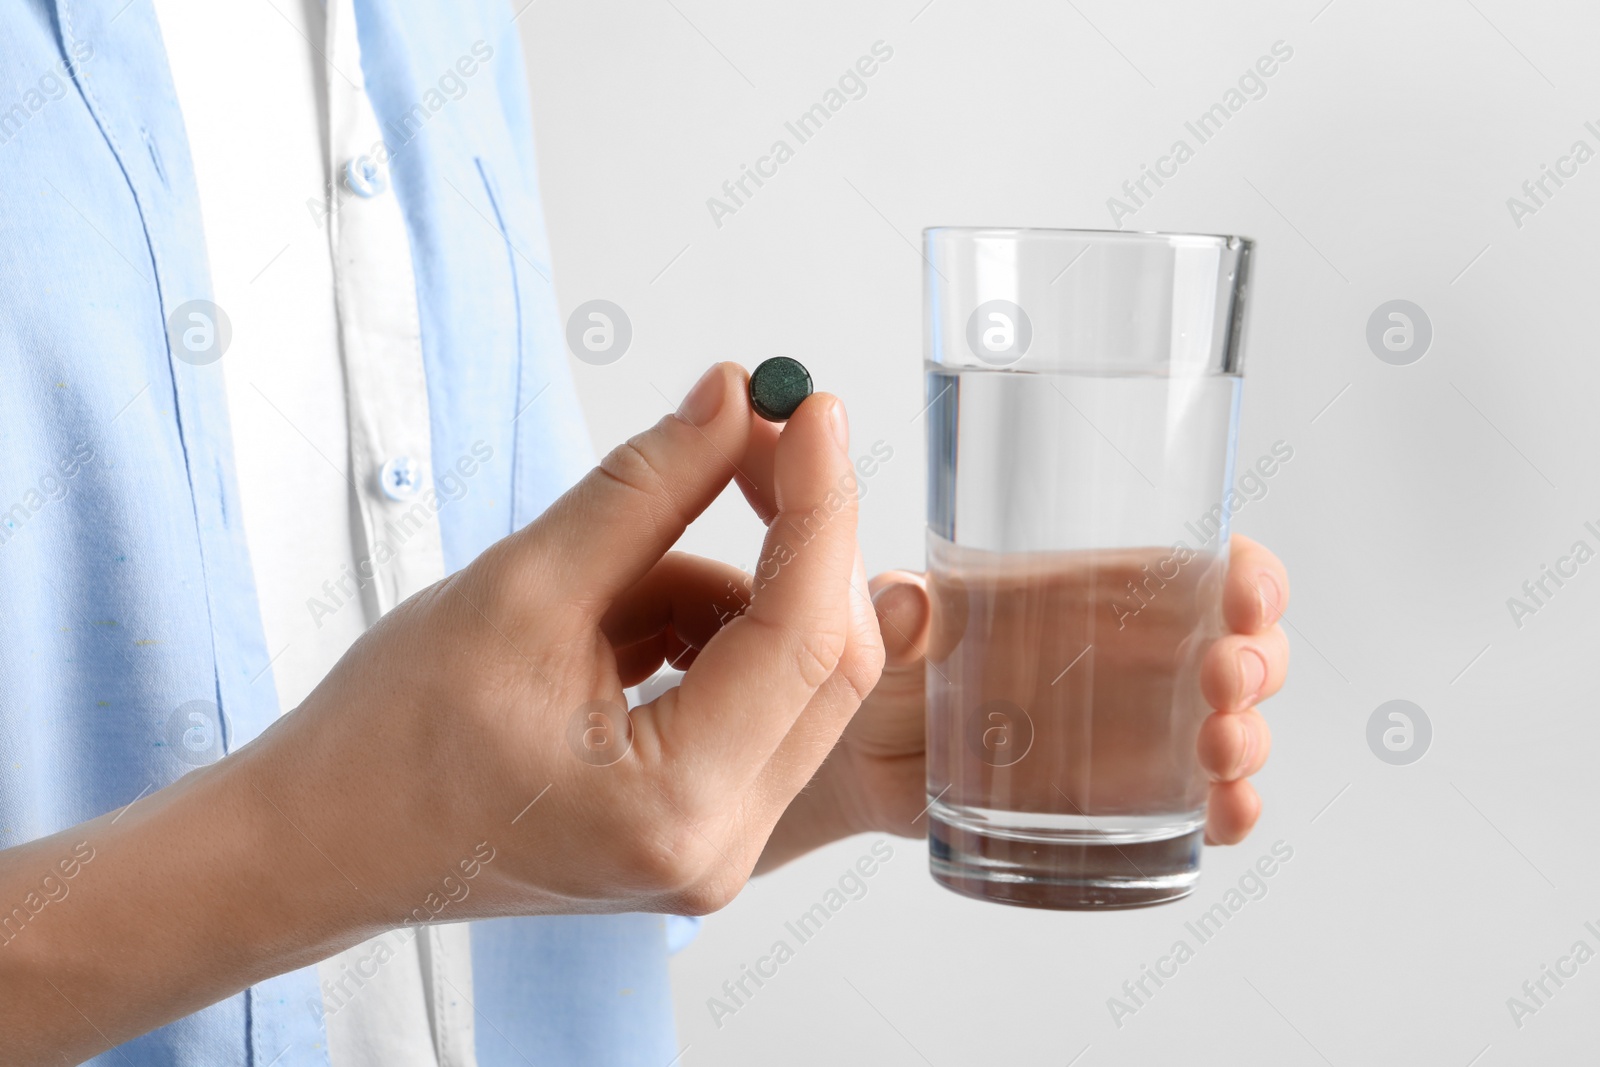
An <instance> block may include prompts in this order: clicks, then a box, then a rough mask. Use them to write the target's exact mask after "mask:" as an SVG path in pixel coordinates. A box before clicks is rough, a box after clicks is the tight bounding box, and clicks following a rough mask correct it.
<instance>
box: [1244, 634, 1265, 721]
mask: <svg viewBox="0 0 1600 1067" xmlns="http://www.w3.org/2000/svg"><path fill="white" fill-rule="evenodd" d="M1239 678H1240V680H1241V681H1242V683H1243V689H1244V699H1243V700H1241V701H1240V702H1239V706H1240V707H1245V708H1248V707H1249V706H1250V705H1251V704H1253V703H1255V700H1256V697H1258V696H1260V695H1261V687H1262V686H1263V685H1265V684H1266V682H1267V658H1266V657H1265V656H1263V655H1262V654H1261V653H1260V652H1257V651H1256V650H1255V649H1253V648H1242V649H1240V650H1239Z"/></svg>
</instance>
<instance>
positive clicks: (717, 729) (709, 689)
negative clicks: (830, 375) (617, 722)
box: [635, 393, 856, 782]
mask: <svg viewBox="0 0 1600 1067" xmlns="http://www.w3.org/2000/svg"><path fill="white" fill-rule="evenodd" d="M844 419H845V416H844V406H843V405H842V404H840V402H839V401H838V400H837V399H836V398H834V397H831V396H828V395H827V394H825V393H817V394H814V395H813V396H811V397H809V398H807V399H806V400H805V402H804V403H802V404H801V405H800V409H799V410H798V411H797V412H795V415H794V417H792V418H791V419H790V420H789V423H788V425H787V426H786V427H785V429H784V431H783V433H782V435H781V437H780V439H779V441H778V445H777V449H776V453H775V455H774V464H773V467H774V479H773V481H774V486H775V488H776V498H775V500H776V505H777V513H776V514H775V515H774V517H773V519H772V522H771V523H770V525H769V526H768V529H767V534H766V538H765V541H764V543H763V546H762V552H761V558H760V561H759V562H758V564H757V566H756V573H755V579H754V583H753V586H754V591H753V596H752V599H751V602H750V607H749V609H748V610H747V611H746V612H745V613H744V614H743V615H741V616H739V617H738V618H736V619H734V620H733V621H731V622H730V623H729V624H728V625H727V626H725V627H724V628H723V629H722V630H721V631H719V632H718V633H717V635H716V636H715V637H713V638H712V639H711V640H710V641H709V642H708V643H707V644H706V646H705V648H704V649H702V650H701V652H700V654H699V656H698V657H697V658H696V660H695V662H694V665H693V666H692V667H691V668H690V669H689V672H688V674H687V675H685V676H684V679H683V682H682V683H681V684H680V685H679V686H678V690H677V696H676V700H677V703H678V705H679V706H680V707H682V706H683V705H684V704H685V702H687V709H690V710H687V711H685V713H681V714H675V715H670V716H667V717H664V718H663V721H662V722H661V724H660V725H661V729H662V732H663V734H664V735H665V736H664V737H663V742H662V743H663V748H664V749H665V750H667V753H666V754H667V756H668V758H669V759H671V758H672V757H673V756H674V755H683V754H686V753H689V752H692V753H694V758H695V760H696V762H697V764H699V765H701V766H707V767H721V768H724V769H726V770H727V772H728V773H730V774H731V775H733V776H734V777H735V778H736V779H737V780H738V781H741V782H748V781H752V780H754V778H755V777H756V775H757V774H758V773H759V772H760V770H761V768H762V767H763V766H764V765H765V764H766V762H767V760H768V758H769V757H770V756H771V754H772V753H773V752H775V751H776V750H777V748H778V746H779V745H780V743H781V742H782V741H783V739H784V738H785V737H786V736H787V735H788V733H789V731H790V728H791V727H792V726H793V725H794V722H795V720H796V719H797V718H798V717H799V715H800V713H801V712H802V711H803V710H804V709H805V708H806V705H807V703H808V702H810V700H811V698H812V697H813V696H814V695H815V694H816V692H817V690H818V689H819V688H820V687H821V686H822V685H823V684H824V683H825V682H826V681H827V680H828V679H829V678H830V677H831V676H832V675H833V673H834V671H835V669H836V668H837V667H838V665H839V662H840V659H841V657H842V656H843V654H844V651H845V646H846V642H847V639H848V635H849V627H850V610H851V607H850V595H849V594H850V577H851V572H852V568H853V567H854V564H855V557H856V540H855V534H856V496H855V493H854V492H848V491H846V487H849V486H851V483H850V482H849V478H848V475H849V472H850V469H851V468H850V460H849V457H848V455H847V453H846V444H847V441H848V430H847V429H846V428H845V421H844ZM650 708H651V705H646V706H645V708H643V709H636V711H635V714H636V715H637V714H639V712H640V711H644V712H645V713H646V714H648V713H649V709H650ZM854 710H855V709H854V708H853V707H848V706H844V705H841V706H840V707H839V708H838V709H837V711H836V712H833V713H832V717H833V719H835V720H837V721H836V722H835V721H830V722H829V723H827V724H824V725H825V726H826V728H827V729H828V730H831V731H832V733H831V735H830V736H836V735H837V733H838V731H839V730H842V729H843V728H844V724H845V723H846V722H848V721H849V717H850V715H851V714H852V713H853V712H854ZM826 752H827V748H826V747H823V748H821V749H819V750H818V751H817V753H816V755H817V761H818V762H819V763H820V762H821V759H822V757H823V756H824V755H826Z"/></svg>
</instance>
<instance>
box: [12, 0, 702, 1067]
mask: <svg viewBox="0 0 1600 1067" xmlns="http://www.w3.org/2000/svg"><path fill="white" fill-rule="evenodd" d="M356 11H357V22H358V24H359V34H360V42H361V53H362V63H363V68H364V73H365V75H366V82H367V91H368V93H369V95H370V97H371V99H372V103H373V107H374V109H375V110H376V112H377V116H378V120H379V124H380V126H382V127H383V128H384V130H385V132H386V136H388V137H390V138H394V140H393V141H392V143H391V144H390V148H391V152H392V154H393V158H392V160H391V164H390V167H391V179H392V189H391V190H390V194H389V195H394V196H396V197H398V198H399V202H400V204H401V206H402V209H403V211H404V214H405V220H406V226H407V230H408V235H409V238H410V244H411V253H412V258H413V261H414V265H415V271H416V284H417V302H418V306H419V311H420V315H421V327H422V346H423V356H424V362H425V366H426V370H427V379H428V403H429V408H430V411H431V420H432V437H433V455H434V458H435V460H436V466H439V469H443V466H442V465H447V464H449V463H451V462H453V461H454V459H455V457H457V456H461V455H465V454H468V453H470V452H471V451H472V446H473V443H474V442H476V441H480V440H481V441H485V442H487V443H488V444H490V445H491V446H492V447H493V450H494V457H495V458H494V460H493V461H492V462H490V463H487V464H485V465H484V467H483V469H482V470H481V472H479V473H478V474H477V475H476V476H475V477H474V485H473V491H472V492H471V493H468V494H466V495H464V496H463V497H461V498H460V499H459V500H456V501H452V503H451V504H450V506H449V507H445V508H442V509H441V510H440V511H439V522H440V525H441V527H442V536H443V544H444V558H445V565H446V567H447V569H448V570H451V571H454V570H456V569H458V568H460V567H462V566H464V565H465V564H466V563H467V562H469V561H470V560H471V559H472V558H473V557H474V556H475V555H477V554H478V553H479V552H480V551H482V550H483V549H484V548H485V547H487V546H488V545H489V544H490V543H492V542H493V541H495V540H497V539H499V538H501V537H504V536H505V535H506V534H508V533H510V532H511V531H512V530H514V529H516V528H518V527H520V526H522V525H524V524H525V523H527V522H528V521H530V520H531V519H533V518H535V517H536V516H537V515H538V514H539V513H540V512H541V511H543V509H544V508H545V507H546V506H547V505H548V504H549V503H550V501H551V500H553V499H554V498H555V497H556V496H557V495H558V494H559V493H560V492H561V491H562V490H564V489H565V488H566V487H567V486H568V485H570V484H571V483H572V482H573V481H574V480H575V479H576V478H577V477H578V476H579V474H580V473H581V472H582V471H583V470H584V469H586V468H587V467H588V466H589V464H590V462H591V459H592V457H591V454H590V450H589V447H588V438H587V436H586V434H585V431H584V428H583V426H582V423H581V417H580V415H579V413H578V404H577V397H576V395H575V394H574V390H573V387H572V383H571V381H570V379H569V376H568V373H567V369H566V359H565V356H564V354H563V352H562V340H561V338H562V330H561V326H560V323H559V320H558V315H557V310H556V302H555V293H554V290H553V288H552V286H551V283H550V280H549V279H550V276H551V272H550V266H549V251H548V248H547V244H546V239H545V226H544V218H543V215H542V212H541V209H540V206H539V201H538V185H537V172H536V169H535V165H534V156H533V133H532V126H531V121H530V116H529V110H528V101H527V84H526V81H525V79H524V72H523V67H522V60H521V47H520V42H519V41H518V39H517V34H516V30H515V27H514V25H513V23H512V21H511V16H512V12H511V10H510V8H509V6H508V5H507V4H506V3H504V2H500V0H449V2H446V0H433V2H428V0H356ZM475 41H483V42H486V43H487V44H489V45H490V46H491V47H492V48H493V49H494V53H495V59H494V62H493V63H491V64H488V65H486V67H485V69H484V71H483V72H482V73H480V74H479V75H478V77H477V78H475V79H474V80H473V83H472V86H471V89H470V91H469V92H467V93H466V94H465V95H463V96H461V98H460V99H453V98H450V97H447V96H443V95H441V94H438V93H430V89H432V88H433V87H434V85H435V84H436V82H437V79H438V78H439V76H440V75H441V74H443V73H445V72H448V71H449V70H450V69H451V68H452V66H453V65H454V64H455V62H456V61H457V59H458V57H460V56H461V55H462V54H464V53H466V52H468V51H469V49H470V47H471V45H472V43H473V42H475ZM418 107H421V108H422V109H423V111H422V112H421V115H423V116H425V121H423V122H421V123H420V126H419V123H418V116H419V113H418V112H417V110H416V109H417V108H418ZM400 130H405V131H408V134H407V135H406V139H405V140H404V141H401V140H400V139H399V138H398V137H397V135H396V133H395V131H400ZM209 290H210V285H209V280H208V271H207V266H206V248H205V241H204V236H203V231H202V228H201V220H200V211H199V205H198V200H197V196H196V191H195V179H194V174H193V169H192V166H191V163H190V157H189V149H188V143H187V140H186V137H185V133H184V125H183V117H182V115H181V114H180V113H179V109H178V105H177V98H176V95H175V94H174V91H173V87H172V84H171V79H170V77H169V75H168V71H167V63H166V55H165V52H164V50H163V47H162V42H161V36H160V32H159V30H158V28H157V25H156V20H155V15H154V13H153V11H152V10H151V7H150V5H148V4H144V3H139V2H137V0H133V2H130V0H54V2H52V0H7V3H6V4H5V6H4V7H3V8H0V847H9V846H12V845H16V844H20V843H22V842H25V841H29V840H32V839H34V838H38V837H42V836H44V835H47V834H52V833H55V832H57V831H59V830H62V829H64V828H66V827H69V826H72V825H74V824H76V823H80V822H83V821H85V820H88V819H91V818H94V817H96V816H99V815H101V814H104V813H105V812H108V811H112V810H115V809H119V808H122V807H124V806H125V805H127V804H129V803H130V802H132V801H133V800H134V799H135V798H137V797H139V796H141V795H143V794H146V793H148V792H149V791H151V790H153V789H159V788H161V787H163V786H165V785H167V784H169V783H171V782H173V781H174V780H176V779H177V778H178V777H180V776H181V775H182V774H183V773H184V772H185V771H187V770H189V769H190V767H191V764H190V763H188V762H185V761H184V760H183V759H181V758H179V757H178V755H176V754H175V750H174V738H175V735H174V732H173V731H174V724H175V723H181V726H179V727H178V729H179V732H180V733H181V730H182V729H186V728H190V727H192V726H193V725H194V720H193V719H191V718H190V716H191V715H193V714H194V713H195V709H196V708H199V709H201V710H202V712H204V713H205V714H209V715H210V716H212V717H213V718H214V720H215V721H214V722H213V723H211V724H210V727H211V728H213V729H215V730H216V731H217V732H218V735H219V736H220V737H221V738H222V744H223V747H224V748H225V749H226V750H227V751H232V750H234V749H236V748H238V747H239V746H240V745H242V744H244V743H245V742H247V741H249V740H250V739H251V738H253V737H255V736H256V735H257V734H259V733H260V732H261V731H262V730H263V729H264V728H265V727H266V726H267V725H268V724H269V723H270V722H271V721H272V720H273V719H274V718H275V717H276V715H277V708H278V700H277V696H276V694H275V693H274V691H273V686H272V675H271V671H270V670H269V655H268V651H267V649H266V647H265V643H264V640H263V637H262V631H261V624H260V616H259V611H258V608H257V601H256V591H255V587H254V583H253V579H252V575H251V568H250V558H249V548H248V546H247V545H246V543H245V540H244V532H243V527H242V525H241V522H240V509H239V495H238V488H237V486H236V484H235V481H234V473H233V458H232V454H231V443H230V442H231V434H230V430H229V425H228V412H227V405H226V398H225V395H224V392H223V383H222V378H221V375H220V373H219V370H218V367H217V366H216V365H210V366H195V365H192V364H190V363H187V362H184V361H182V360H180V359H176V358H174V357H173V355H172V353H171V351H170V346H169V342H168V337H167V331H166V327H165V323H166V321H167V318H168V316H169V315H170V314H171V313H172V312H173V310H174V309H176V308H177V307H179V305H181V304H183V303H185V302H187V301H190V300H196V299H208V298H209V296H210V291H209ZM284 313H285V314H293V313H294V309H293V308H285V309H284ZM542 390H547V391H546V392H544V393H543V395H541V391H542ZM536 397H537V398H538V402H537V403H536V404H533V405H532V406H531V407H530V406H529V405H530V403H532V402H533V401H534V399H535V398H536ZM518 412H523V414H522V415H521V416H520V417H518ZM219 707H220V714H219V713H218V711H217V709H218V708H219ZM179 709H183V710H182V712H181V713H180V711H179ZM201 732H202V733H204V732H205V731H204V730H202V731H201ZM217 832H218V833H219V834H220V833H225V832H226V828H225V827H222V826H219V827H218V829H217ZM77 876H78V877H92V876H93V866H92V862H91V863H90V864H89V865H86V866H84V867H83V868H82V870H81V871H80V872H79V873H78V875H77ZM13 903H15V902H12V901H0V912H3V911H5V910H8V909H10V907H11V906H12V904H13ZM41 914H42V913H41ZM147 921H148V922H149V923H153V924H157V925H159V924H162V923H171V924H174V925H175V924H179V923H182V922H184V921H185V920H184V916H183V915H182V914H181V913H180V912H178V911H172V912H168V913H163V912H161V911H156V912H153V913H152V914H150V915H149V916H148V917H147ZM671 933H672V936H673V937H674V939H675V940H676V939H678V937H679V935H680V933H681V931H680V929H679V928H677V927H676V926H674V928H673V930H672V931H671ZM26 936H28V930H27V928H26V925H25V924H24V925H22V926H21V928H20V929H18V930H16V931H14V932H12V931H7V932H6V933H5V934H4V935H0V941H3V940H4V939H5V938H8V937H26ZM668 941H669V929H668V921H667V920H666V919H664V918H663V917H661V916H646V915H622V916H590V917H557V918H537V919H505V920H496V921H493V922H485V923H478V924H475V928H474V932H473V953H474V986H475V989H474V993H473V998H474V1001H475V1008H476V1024H477V1025H476V1029H477V1035H478V1058H479V1063H480V1064H482V1065H483V1067H500V1065H501V1064H526V1063H537V1064H579V1063H605V1064H611V1063H616V1064H645V1065H649V1067H661V1065H663V1064H666V1063H667V1062H669V1061H670V1060H672V1058H673V1057H674V1056H675V1055H676V1054H677V1052H678V1050H677V1048H676V1047H675V1042H674V1034H673V1026H672V1014H671V1002H670V995H669V994H670V991H669V987H668V981H667V966H666V961H667V956H668V954H669V950H670V947H671V946H669V943H668ZM4 950H5V949H4V945H3V944H0V952H3V951H4ZM128 980H129V981H130V982H133V981H139V980H140V978H139V976H137V975H129V976H128ZM320 1004H321V995H320V992H319V990H318V985H317V981H316V972H315V969H314V968H308V969H305V970H302V971H297V972H293V973H291V974H287V975H282V976H280V977H278V978H275V979H273V980H271V981H268V982H264V983H262V984H260V985H258V986H255V987H253V988H251V989H249V990H247V991H245V992H244V993H242V994H240V995H238V996H234V997H231V998H229V999H227V1000H225V1001H223V1002H221V1003H219V1004H215V1005H213V1006H211V1007H209V1008H207V1009H205V1010H204V1011H201V1012H198V1013H196V1014H194V1015H192V1016H190V1017H188V1018H186V1019H182V1020H179V1021H178V1022H175V1023H173V1024H172V1025H170V1026H166V1027H163V1028H162V1029H160V1030H157V1031H155V1032H152V1033H150V1034H146V1035H145V1036H143V1037H141V1038H139V1039H137V1040H135V1041H132V1042H129V1043H128V1044H126V1045H124V1046H123V1047H122V1048H121V1049H119V1050H116V1051H113V1052H108V1053H105V1054H104V1055H102V1056H99V1057H97V1058H96V1059H95V1060H93V1061H91V1062H93V1063H95V1064H97V1065H98V1064H104V1065H106V1067H111V1065H113V1064H115V1065H117V1067H130V1065H131V1067H147V1065H148V1067H157V1065H159V1067H268V1065H269V1064H271V1065H273V1067H326V1064H327V1053H326V1042H325V1038H324V1031H323V1026H322V1020H321V1015H320Z"/></svg>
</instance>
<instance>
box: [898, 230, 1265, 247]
mask: <svg viewBox="0 0 1600 1067" xmlns="http://www.w3.org/2000/svg"><path fill="white" fill-rule="evenodd" d="M939 234H951V235H954V236H958V237H1017V236H1027V235H1036V236H1039V237H1076V238H1078V239H1080V240H1084V241H1129V242H1134V243H1149V244H1167V245H1176V244H1206V245H1220V246H1222V247H1227V246H1229V245H1230V244H1231V243H1232V242H1234V241H1239V242H1241V243H1242V244H1243V245H1244V246H1245V247H1246V248H1253V247H1254V246H1255V238H1253V237H1246V236H1244V235H1243V234H1228V233H1173V232H1169V231H1164V230H1094V229H1085V230H1080V229H1073V228H1070V227H1064V226H925V227H923V229H922V237H923V239H924V240H926V239H928V238H929V237H933V236H935V235H939Z"/></svg>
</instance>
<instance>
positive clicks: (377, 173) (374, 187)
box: [344, 156, 389, 198]
mask: <svg viewBox="0 0 1600 1067" xmlns="http://www.w3.org/2000/svg"><path fill="white" fill-rule="evenodd" d="M344 183H345V185H347V186H349V187H350V191H351V192H352V193H355V194H356V195H357V196H359V197H363V198H370V197H374V196H377V195H378V194H379V193H381V192H383V191H384V190H385V189H387V188H388V187H389V183H388V182H387V181H385V180H384V177H383V167H382V166H380V165H379V164H378V163H376V162H374V161H373V159H372V157H370V156H357V157H356V158H354V159H352V160H351V161H350V162H348V163H346V164H345V165H344Z"/></svg>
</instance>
